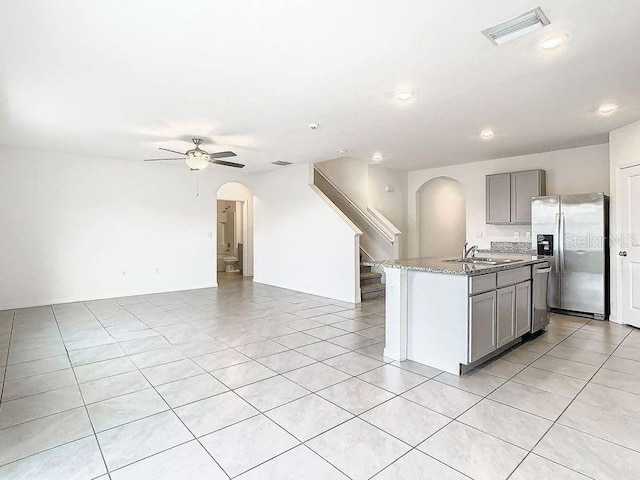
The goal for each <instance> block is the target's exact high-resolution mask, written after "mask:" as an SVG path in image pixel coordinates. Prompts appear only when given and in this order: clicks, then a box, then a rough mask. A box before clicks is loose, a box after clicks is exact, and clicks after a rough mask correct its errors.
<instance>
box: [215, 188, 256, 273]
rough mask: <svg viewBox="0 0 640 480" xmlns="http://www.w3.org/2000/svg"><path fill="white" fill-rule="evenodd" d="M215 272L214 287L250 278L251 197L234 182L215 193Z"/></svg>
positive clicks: (251, 253)
mask: <svg viewBox="0 0 640 480" xmlns="http://www.w3.org/2000/svg"><path fill="white" fill-rule="evenodd" d="M216 272H217V278H218V284H220V283H228V282H233V281H241V280H249V279H251V277H252V276H253V194H252V193H251V190H249V188H247V187H246V186H245V185H243V184H241V183H238V182H228V183H225V184H224V185H222V186H221V187H220V188H219V189H218V192H217V201H216Z"/></svg>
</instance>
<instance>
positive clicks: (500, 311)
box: [496, 286, 516, 348]
mask: <svg viewBox="0 0 640 480" xmlns="http://www.w3.org/2000/svg"><path fill="white" fill-rule="evenodd" d="M515 310H516V287H514V286H511V287H505V288H500V289H498V305H497V308H496V311H497V315H496V323H497V328H496V332H497V335H498V338H497V341H496V347H497V348H500V347H504V346H505V345H506V344H507V343H509V342H511V341H513V340H515V338H516V330H515Z"/></svg>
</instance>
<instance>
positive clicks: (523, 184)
mask: <svg viewBox="0 0 640 480" xmlns="http://www.w3.org/2000/svg"><path fill="white" fill-rule="evenodd" d="M543 187H544V171H543V170H528V171H525V172H514V173H512V174H511V223H519V224H531V197H538V196H540V195H545V193H546V192H545V191H544V190H546V189H544V188H543Z"/></svg>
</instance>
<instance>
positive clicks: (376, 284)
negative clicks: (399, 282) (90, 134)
mask: <svg viewBox="0 0 640 480" xmlns="http://www.w3.org/2000/svg"><path fill="white" fill-rule="evenodd" d="M381 278H382V274H381V273H375V272H372V271H371V267H365V266H364V265H360V299H361V300H362V301H365V300H371V299H372V298H382V297H384V289H385V285H384V283H381Z"/></svg>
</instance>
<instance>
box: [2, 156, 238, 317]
mask: <svg viewBox="0 0 640 480" xmlns="http://www.w3.org/2000/svg"><path fill="white" fill-rule="evenodd" d="M183 167H184V166H183V165H179V166H178V165H166V164H165V165H162V164H159V163H144V162H142V161H140V162H135V161H130V160H129V161H125V160H117V159H107V158H99V157H88V156H78V155H66V154H60V153H52V152H45V151H36V150H25V149H22V148H21V149H14V148H8V147H0V232H1V233H0V265H1V266H2V268H1V269H0V310H3V309H10V308H16V307H24V306H34V305H43V304H49V303H59V302H69V301H76V300H87V299H95V298H106V297H116V296H124V295H134V294H142V293H152V292H162V291H172V290H184V289H191V288H202V287H211V286H215V285H216V225H215V222H216V213H215V212H216V190H217V189H218V187H219V186H220V185H221V184H223V183H225V182H227V181H230V180H234V179H238V175H239V173H238V172H235V171H233V170H231V169H224V168H215V167H210V168H208V169H206V170H204V171H202V172H198V173H196V172H189V171H188V170H187V168H186V167H184V168H183ZM242 177H244V176H242ZM196 179H197V181H198V184H199V185H198V187H199V188H198V189H199V196H196V191H197V190H196V186H197V185H196ZM243 180H244V178H243ZM156 269H159V270H158V273H156ZM125 271H126V275H124V274H123V272H125Z"/></svg>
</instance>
